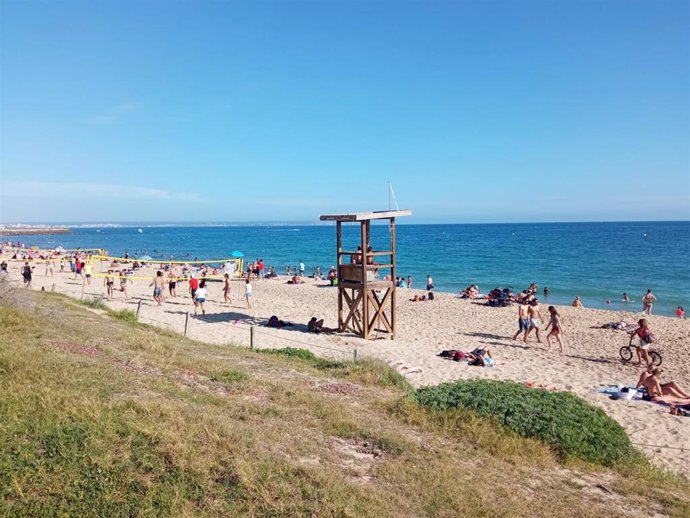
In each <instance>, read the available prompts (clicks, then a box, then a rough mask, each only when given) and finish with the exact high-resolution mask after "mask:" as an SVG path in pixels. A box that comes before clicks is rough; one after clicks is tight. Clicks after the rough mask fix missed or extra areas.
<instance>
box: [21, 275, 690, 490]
mask: <svg viewBox="0 0 690 518" xmlns="http://www.w3.org/2000/svg"><path fill="white" fill-rule="evenodd" d="M19 267H20V264H19V263H11V264H10V274H11V277H12V279H14V280H18V279H20V275H19ZM44 270H45V267H44V266H43V265H41V264H37V265H36V271H35V273H34V281H33V289H38V290H40V289H41V288H42V287H45V289H46V290H50V289H51V287H52V284H53V283H55V290H56V291H58V292H61V293H67V294H69V295H70V296H73V297H77V298H79V297H80V296H81V293H82V283H81V279H78V280H74V279H73V277H74V275H73V274H68V273H59V272H56V273H55V274H54V277H52V278H50V277H45V276H44ZM94 271H96V272H98V271H99V267H98V266H97V267H95V268H94ZM155 271H156V270H155V269H154V268H149V269H146V270H144V273H143V275H150V276H151V277H153V275H155ZM140 275H141V274H140ZM286 280H287V279H286V278H285V277H280V278H278V279H271V280H262V281H253V286H254V293H255V295H254V299H253V308H252V309H247V307H246V302H245V300H244V282H243V281H239V280H235V281H234V282H233V288H232V290H233V293H232V295H233V297H234V299H235V300H234V302H233V303H230V304H224V303H222V302H221V301H222V300H223V296H222V283H220V282H211V283H209V285H208V287H209V302H207V304H206V313H207V314H206V315H205V316H199V317H198V318H189V320H188V336H190V337H191V338H194V339H198V340H202V341H205V342H211V343H220V344H228V343H236V344H242V345H248V344H249V337H250V327H251V326H252V325H255V326H262V325H263V324H265V323H266V321H267V320H268V318H269V317H270V316H271V315H277V316H278V317H279V318H280V319H282V320H286V321H291V322H294V323H296V324H298V325H296V326H294V327H286V328H283V329H272V328H266V327H256V328H255V346H256V347H288V346H292V347H304V348H308V349H311V350H313V351H314V352H315V353H316V354H319V355H321V356H331V357H350V358H351V357H352V355H353V351H354V350H355V349H356V350H357V354H358V356H359V357H376V358H381V359H383V360H385V361H387V362H388V363H389V364H391V365H394V366H395V367H396V368H398V370H400V371H401V372H402V373H403V374H405V375H406V377H407V378H408V380H409V381H410V382H411V383H412V384H413V385H414V386H417V387H418V386H422V385H434V384H438V383H442V382H447V381H454V380H458V379H469V378H487V379H498V380H512V381H517V382H525V381H536V382H539V383H543V384H545V385H553V386H555V387H556V388H558V389H559V390H568V391H571V392H573V393H575V394H577V395H579V396H581V397H582V398H584V399H585V400H587V401H589V402H590V403H592V404H594V405H596V406H598V407H600V408H602V409H604V410H605V411H606V412H607V413H608V414H609V415H610V416H612V417H613V418H614V419H616V420H617V421H618V422H619V423H620V424H621V425H623V426H624V427H625V429H626V431H627V432H628V434H629V435H630V438H631V440H632V442H633V443H634V444H635V445H636V446H637V447H638V448H639V449H641V450H642V451H644V452H645V453H646V454H647V455H649V456H650V457H651V458H652V459H653V460H654V461H655V462H657V463H658V464H659V465H661V466H664V467H668V468H671V469H673V470H674V471H676V472H680V473H683V474H684V475H685V476H688V477H690V417H679V416H673V415H671V414H670V413H669V408H668V407H664V406H660V405H656V404H653V403H649V402H643V401H624V400H617V401H614V400H611V399H609V398H608V397H607V396H606V395H603V394H599V393H597V392H596V391H595V390H594V389H595V388H596V387H599V386H601V385H628V384H634V383H636V382H637V379H638V376H639V373H640V368H639V367H635V366H632V365H630V364H625V363H623V362H621V360H620V358H619V354H618V350H619V348H620V347H621V346H622V345H624V344H627V336H626V334H625V333H624V332H622V331H613V330H608V329H601V325H602V324H605V323H607V322H612V321H618V320H621V319H622V320H626V321H627V322H636V321H637V319H639V318H640V317H641V315H640V313H639V312H638V313H635V312H633V311H631V312H628V313H625V312H613V311H604V310H594V309H585V308H572V307H559V308H558V309H559V313H560V314H561V315H562V320H563V326H564V330H565V337H564V338H565V342H566V349H565V351H564V353H563V354H561V353H559V352H558V349H557V345H555V346H554V347H553V348H552V350H551V351H550V352H549V351H546V350H545V347H544V345H542V344H537V343H536V339H535V337H534V336H531V337H530V341H529V343H528V344H525V343H523V342H522V341H513V340H512V336H513V334H514V333H515V332H516V331H517V308H515V307H510V308H491V307H486V306H484V305H482V304H481V303H480V302H471V301H467V300H460V299H459V298H457V297H456V296H454V295H451V294H444V293H438V294H437V298H436V300H434V301H431V302H429V301H427V302H416V303H415V302H410V301H409V300H408V299H409V298H411V297H412V296H413V295H414V294H415V293H419V294H421V293H422V292H420V291H417V290H405V289H401V290H399V291H398V313H397V318H398V320H397V321H398V333H397V336H396V339H395V340H390V339H389V338H388V335H385V334H382V335H381V337H380V339H376V340H370V341H365V340H362V339H359V338H357V337H354V336H348V335H314V334H310V333H307V332H306V325H305V324H306V322H307V321H308V320H309V319H310V318H311V317H312V316H317V317H319V318H324V319H325V325H326V326H329V327H336V325H337V290H336V289H335V288H332V287H330V286H327V285H326V283H325V282H314V281H313V280H311V279H308V280H307V283H306V284H303V285H288V284H286ZM117 286H118V283H117V281H116V287H117ZM177 291H178V296H177V297H176V298H168V299H167V300H166V302H165V303H164V304H163V306H161V307H158V306H157V305H156V304H155V302H154V301H153V300H152V297H151V295H152V292H153V288H150V287H149V286H148V282H147V281H145V280H138V281H134V282H133V283H132V284H130V287H129V299H127V300H124V299H123V296H122V295H121V294H120V293H118V292H116V293H115V296H114V297H113V299H112V300H110V301H106V302H107V304H108V306H109V307H111V308H113V309H122V308H127V309H131V310H135V311H136V309H137V306H138V305H139V303H141V306H140V314H139V318H140V320H141V321H143V322H146V323H150V324H154V325H156V326H160V327H164V328H167V329H171V330H174V331H177V332H183V331H184V327H185V320H186V318H187V317H186V315H187V313H188V312H193V305H192V303H191V299H190V298H189V294H188V287H187V286H186V284H184V283H179V284H178V290H177ZM104 293H105V288H104V286H103V278H99V277H96V278H94V279H92V283H91V285H86V286H85V288H84V297H85V298H91V297H95V296H99V295H102V294H104ZM166 295H167V292H166ZM547 302H548V301H547ZM631 310H638V311H639V308H637V305H632V304H631ZM545 313H547V312H546V307H545V306H542V314H545ZM649 320H650V322H651V326H652V329H653V330H654V333H655V335H656V337H657V342H656V344H655V348H657V349H659V350H660V352H661V353H662V355H663V358H664V363H663V368H664V373H663V380H666V381H668V380H675V381H676V382H678V383H679V384H680V385H681V386H682V387H683V388H685V390H686V391H688V390H690V362H689V360H690V347H689V346H688V344H690V321H688V320H680V319H674V318H669V317H662V316H654V315H653V316H651V317H649ZM543 327H544V326H543V325H542V328H543ZM542 340H544V341H545V339H544V338H542ZM476 347H482V348H487V347H488V348H490V350H491V352H492V354H493V356H494V358H496V360H497V365H496V366H495V367H494V368H481V367H471V366H468V365H467V364H466V363H458V362H454V361H449V360H445V359H442V358H439V357H438V356H437V354H438V353H439V352H440V351H442V350H443V349H460V350H463V351H471V350H472V349H474V348H476ZM663 380H662V381H663Z"/></svg>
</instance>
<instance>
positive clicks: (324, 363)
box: [257, 347, 345, 370]
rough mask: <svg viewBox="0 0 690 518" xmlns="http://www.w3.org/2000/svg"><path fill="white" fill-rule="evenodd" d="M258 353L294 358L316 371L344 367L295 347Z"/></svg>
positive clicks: (260, 350) (262, 350)
mask: <svg viewBox="0 0 690 518" xmlns="http://www.w3.org/2000/svg"><path fill="white" fill-rule="evenodd" d="M257 350H258V351H259V352H261V353H264V354H278V355H281V356H287V357H289V358H296V359H298V360H302V361H305V362H307V363H308V364H310V365H312V366H314V367H316V368H317V369H322V370H326V369H342V368H343V367H345V364H344V363H343V362H339V361H335V360H326V359H324V358H319V357H318V356H316V355H315V354H314V353H313V352H311V351H310V350H308V349H298V348H295V347H286V348H285V349H257Z"/></svg>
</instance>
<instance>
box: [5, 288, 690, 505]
mask: <svg viewBox="0 0 690 518" xmlns="http://www.w3.org/2000/svg"><path fill="white" fill-rule="evenodd" d="M271 352H272V353H273V354H266V353H259V352H256V351H250V350H247V349H244V348H240V347H234V346H232V345H229V344H228V345H226V346H218V345H209V344H205V343H201V342H196V341H192V340H188V339H185V338H183V337H182V336H179V335H177V334H174V333H171V332H168V331H164V330H160V329H156V328H153V327H149V326H146V325H142V324H140V323H137V321H136V316H135V315H134V317H133V315H130V314H127V315H124V314H115V313H113V312H110V311H108V310H105V309H103V308H100V307H98V306H96V307H88V306H86V305H83V304H79V303H77V302H75V301H73V300H71V299H68V298H66V297H64V296H61V295H57V294H53V293H40V292H29V291H22V290H4V291H3V292H2V297H1V299H0V393H1V394H2V397H1V398H0V515H1V516H109V517H111V516H113V517H117V516H156V517H158V516H209V517H214V516H218V517H221V516H223V517H227V516H266V517H268V516H276V517H277V516H319V517H328V516H338V517H349V516H352V517H360V516H363V517H367V516H371V517H401V516H415V517H419V516H437V517H451V516H467V517H480V516H482V517H500V516H506V517H507V516H525V517H527V516H530V517H540V516H555V517H577V516H582V517H585V516H587V517H589V516H591V517H594V516H597V517H599V516H607V517H609V516H621V517H623V516H626V517H630V516H640V517H642V516H645V517H646V516H652V515H655V513H658V515H667V516H673V517H682V516H688V515H690V503H689V502H690V485H688V482H687V481H685V480H683V479H681V478H680V477H678V476H676V475H673V474H670V473H668V472H664V471H661V470H660V469H658V468H655V467H652V466H651V465H650V464H649V463H648V462H647V460H646V459H644V458H642V457H641V456H639V455H636V454H631V455H630V456H626V455H624V456H621V455H620V452H621V451H623V450H625V448H627V444H628V443H627V442H626V440H625V438H624V437H621V436H620V433H619V432H620V430H619V429H618V428H616V427H615V426H613V425H612V424H611V423H609V422H608V421H605V419H604V418H605V416H604V417H602V416H600V415H599V414H598V413H597V414H596V415H597V417H596V419H598V420H600V421H597V424H596V425H597V426H600V427H601V428H598V429H597V430H605V432H606V433H610V434H611V437H612V440H613V441H614V443H615V444H614V446H612V448H614V449H615V454H611V455H607V456H606V457H605V458H604V459H600V458H598V457H597V456H596V455H592V456H588V455H570V454H568V453H570V452H569V451H565V453H566V454H565V455H564V451H562V450H559V448H558V447H557V444H556V443H554V442H553V441H549V440H548V438H547V440H544V436H543V435H540V434H534V435H533V436H530V434H525V433H520V432H521V430H516V429H511V428H510V427H507V426H506V424H505V422H501V420H500V419H497V418H496V416H495V415H490V414H489V413H487V412H484V411H483V410H482V408H484V407H483V406H482V404H481V403H477V402H476V401H474V403H476V405H475V407H474V409H472V408H469V407H470V403H469V401H470V400H469V399H467V400H463V401H465V403H467V404H464V405H459V404H457V401H456V402H455V403H452V402H451V403H452V404H448V405H445V406H441V407H435V406H434V405H433V404H429V401H430V399H429V398H426V399H425V396H424V397H423V395H424V394H426V393H425V392H420V391H417V392H415V391H413V390H412V388H411V387H410V386H409V385H408V384H407V382H406V381H405V379H404V378H402V377H401V376H399V375H398V374H397V373H396V372H394V371H393V370H391V369H390V368H389V367H388V366H387V365H385V364H384V363H381V362H377V361H371V360H363V361H358V362H356V363H353V362H341V361H330V360H321V359H318V358H315V357H312V356H309V355H305V354H304V353H300V352H295V351H292V352H287V353H285V352H283V353H278V354H276V351H271ZM482 390H484V389H483V388H482ZM525 390H527V389H525ZM491 392H492V391H491V390H490V389H486V390H485V392H481V391H479V389H477V388H476V387H475V389H473V390H470V391H469V392H463V394H465V395H462V394H454V395H453V397H455V398H469V397H470V396H468V395H466V394H468V393H471V394H474V396H473V397H475V399H476V398H477V397H479V396H481V397H482V398H486V397H490V393H491ZM482 394H483V395H482ZM427 396H428V394H427ZM532 396H533V395H532V394H531V393H527V394H525V393H522V392H521V393H520V394H519V397H521V398H522V397H532ZM444 397H446V396H444ZM448 397H450V396H448ZM534 397H536V398H543V396H539V395H537V396H534ZM567 398H568V401H567V402H566V403H567V404H568V405H572V408H576V407H577V408H579V407H578V403H577V402H576V401H573V400H571V399H570V398H572V396H567ZM474 403H472V404H474ZM539 404H543V405H548V404H549V403H548V402H546V401H542V402H541V403H539ZM490 406H491V407H492V408H494V409H496V408H499V407H500V402H499V401H498V400H494V401H492V402H490ZM501 408H502V407H501ZM528 419H529V418H528ZM567 421H568V415H567V414H563V415H559V417H558V419H557V421H556V422H555V423H554V424H553V426H556V427H559V428H560V427H568V426H571V424H569V423H568V422H567ZM517 422H519V424H520V426H525V423H526V421H524V419H523V418H522V417H521V418H520V419H518V421H517ZM577 426H580V427H583V426H587V423H586V422H582V421H581V422H579V423H578V424H577ZM571 432H572V430H571ZM569 433H570V432H568V433H566V434H565V437H566V438H568V437H571V436H572V434H570V435H568V434H569ZM562 435H563V434H559V433H558V430H556V431H554V436H558V437H561V436H562ZM588 444H589V443H588ZM621 448H622V449H621ZM589 451H590V449H589V448H588V449H587V452H589ZM607 451H608V450H607ZM611 451H613V450H611ZM625 451H628V450H625ZM602 460H603V462H600V461H602ZM604 464H606V465H604Z"/></svg>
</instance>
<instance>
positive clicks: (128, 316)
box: [110, 309, 137, 324]
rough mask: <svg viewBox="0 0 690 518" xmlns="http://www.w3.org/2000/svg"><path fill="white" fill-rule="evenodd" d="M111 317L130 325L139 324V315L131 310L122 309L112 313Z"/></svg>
mask: <svg viewBox="0 0 690 518" xmlns="http://www.w3.org/2000/svg"><path fill="white" fill-rule="evenodd" d="M110 315H112V316H113V317H115V318H117V319H119V320H123V321H125V322H127V323H129V324H136V323H137V314H136V313H135V312H134V311H132V310H130V309H121V310H119V311H111V312H110Z"/></svg>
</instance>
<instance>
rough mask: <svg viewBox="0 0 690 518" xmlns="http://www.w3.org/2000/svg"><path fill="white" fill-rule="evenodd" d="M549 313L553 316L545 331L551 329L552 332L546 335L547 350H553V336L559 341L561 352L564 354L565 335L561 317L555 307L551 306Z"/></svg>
mask: <svg viewBox="0 0 690 518" xmlns="http://www.w3.org/2000/svg"><path fill="white" fill-rule="evenodd" d="M549 313H550V314H551V318H550V320H549V323H548V324H547V325H546V329H545V331H548V330H549V327H550V328H551V332H550V333H549V334H548V335H546V344H547V347H546V350H547V351H550V350H551V337H552V336H553V337H555V338H556V340H557V341H558V349H559V351H560V352H563V339H562V338H561V335H562V334H563V326H562V324H561V317H560V315H559V314H558V311H556V308H555V307H553V306H549Z"/></svg>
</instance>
